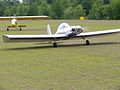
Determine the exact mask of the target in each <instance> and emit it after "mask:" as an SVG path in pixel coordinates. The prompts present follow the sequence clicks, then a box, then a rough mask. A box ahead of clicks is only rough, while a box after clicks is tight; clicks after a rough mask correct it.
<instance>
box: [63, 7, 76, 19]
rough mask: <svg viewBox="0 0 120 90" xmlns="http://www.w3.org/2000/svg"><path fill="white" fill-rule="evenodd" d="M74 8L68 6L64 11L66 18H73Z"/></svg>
mask: <svg viewBox="0 0 120 90" xmlns="http://www.w3.org/2000/svg"><path fill="white" fill-rule="evenodd" d="M73 16H74V8H73V7H68V8H67V9H66V10H65V12H64V19H73V18H74V17H73Z"/></svg>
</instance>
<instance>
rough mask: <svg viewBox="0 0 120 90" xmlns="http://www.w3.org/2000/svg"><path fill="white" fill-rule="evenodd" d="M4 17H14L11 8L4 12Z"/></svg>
mask: <svg viewBox="0 0 120 90" xmlns="http://www.w3.org/2000/svg"><path fill="white" fill-rule="evenodd" d="M4 15H5V16H11V15H12V14H11V10H10V8H9V7H7V8H6V9H5V10H4Z"/></svg>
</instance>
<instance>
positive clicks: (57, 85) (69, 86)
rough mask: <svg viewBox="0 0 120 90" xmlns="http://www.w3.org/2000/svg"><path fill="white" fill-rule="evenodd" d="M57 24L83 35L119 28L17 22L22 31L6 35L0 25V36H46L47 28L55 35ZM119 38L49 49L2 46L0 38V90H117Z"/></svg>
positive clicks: (119, 80)
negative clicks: (73, 27)
mask: <svg viewBox="0 0 120 90" xmlns="http://www.w3.org/2000/svg"><path fill="white" fill-rule="evenodd" d="M61 22H68V23H69V24H70V25H81V26H83V27H84V28H85V29H86V31H96V30H105V29H116V28H120V21H63V20H61V21H59V20H58V21H42V22H40V21H33V22H32V21H25V22H23V21H21V22H20V23H23V24H26V25H27V26H28V27H26V28H24V30H23V31H16V30H11V31H6V30H5V26H7V25H8V24H9V23H8V22H0V35H7V34H15V35H16V34H17V35H19V34H46V25H47V24H50V25H51V27H52V31H53V32H55V30H56V29H57V27H58V25H59V24H60V23H61ZM119 38H120V34H117V35H113V36H105V37H104V36H103V37H100V38H93V39H90V41H91V45H89V46H85V45H84V41H82V40H71V41H69V42H68V41H67V42H65V43H62V44H60V45H59V47H58V48H53V47H52V45H47V44H39V43H3V41H2V38H1V37H0V90H119V89H120V39H119Z"/></svg>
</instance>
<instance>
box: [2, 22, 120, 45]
mask: <svg viewBox="0 0 120 90" xmlns="http://www.w3.org/2000/svg"><path fill="white" fill-rule="evenodd" d="M83 31H84V29H83V28H82V27H81V26H70V25H69V24H67V23H62V24H60V25H59V27H58V29H57V32H56V33H55V34H52V33H51V28H50V25H48V26H47V33H48V35H3V40H4V42H50V43H52V44H53V47H58V41H59V40H68V39H76V38H77V39H78V38H80V39H83V40H85V42H86V45H89V44H90V42H89V40H86V39H85V38H88V37H93V36H101V35H107V34H113V33H120V29H113V30H104V31H95V32H85V33H83Z"/></svg>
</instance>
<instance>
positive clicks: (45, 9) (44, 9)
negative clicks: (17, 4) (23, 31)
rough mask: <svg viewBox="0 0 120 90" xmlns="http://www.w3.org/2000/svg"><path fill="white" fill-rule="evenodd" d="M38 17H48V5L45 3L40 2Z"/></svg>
mask: <svg viewBox="0 0 120 90" xmlns="http://www.w3.org/2000/svg"><path fill="white" fill-rule="evenodd" d="M38 15H47V16H49V15H50V5H49V4H47V2H46V1H42V2H41V5H39V6H38Z"/></svg>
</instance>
